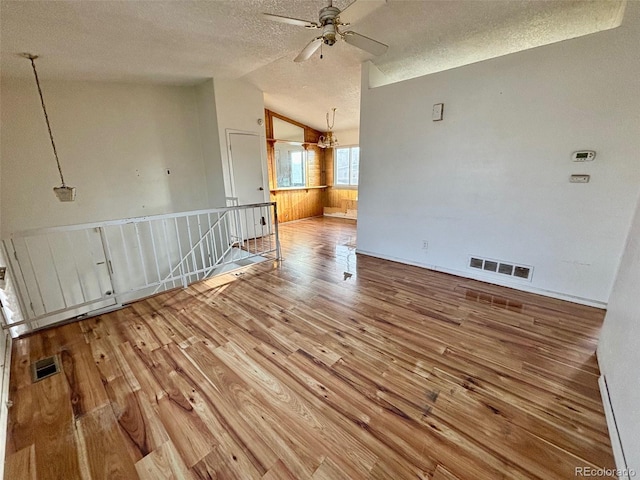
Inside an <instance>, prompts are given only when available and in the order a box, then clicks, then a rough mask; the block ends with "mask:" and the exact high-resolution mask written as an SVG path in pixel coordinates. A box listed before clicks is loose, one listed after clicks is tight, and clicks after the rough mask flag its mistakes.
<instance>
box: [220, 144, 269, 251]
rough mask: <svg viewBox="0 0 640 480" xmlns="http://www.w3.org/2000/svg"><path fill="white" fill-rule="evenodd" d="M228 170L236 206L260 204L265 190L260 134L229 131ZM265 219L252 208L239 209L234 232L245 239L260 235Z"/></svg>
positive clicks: (263, 200)
mask: <svg viewBox="0 0 640 480" xmlns="http://www.w3.org/2000/svg"><path fill="white" fill-rule="evenodd" d="M228 139H229V170H230V173H231V184H232V189H233V192H232V193H233V195H232V196H234V197H236V198H237V199H238V204H239V205H250V204H254V203H263V202H265V201H267V200H266V198H267V197H266V194H267V192H266V191H265V189H264V176H263V172H262V148H261V143H260V142H261V140H260V136H259V135H256V134H251V133H236V132H233V133H231V132H230V133H229V134H228ZM266 221H267V219H265V218H263V216H262V215H258V214H256V213H255V210H246V211H241V212H240V215H238V216H237V224H238V225H237V228H236V229H235V230H236V232H234V233H236V235H240V236H242V237H243V239H244V240H247V239H250V238H255V237H259V236H261V235H262V232H263V231H264V226H265V225H266Z"/></svg>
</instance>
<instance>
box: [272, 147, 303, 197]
mask: <svg viewBox="0 0 640 480" xmlns="http://www.w3.org/2000/svg"><path fill="white" fill-rule="evenodd" d="M275 155H276V175H277V178H276V183H277V188H295V187H304V186H306V175H305V173H306V169H307V168H306V152H305V151H304V148H302V146H301V145H294V144H290V143H283V142H278V143H276V146H275Z"/></svg>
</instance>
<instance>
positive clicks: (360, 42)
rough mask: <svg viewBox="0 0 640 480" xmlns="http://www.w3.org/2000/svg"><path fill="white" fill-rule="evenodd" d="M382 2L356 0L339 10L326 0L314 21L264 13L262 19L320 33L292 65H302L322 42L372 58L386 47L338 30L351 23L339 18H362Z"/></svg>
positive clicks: (382, 1)
mask: <svg viewBox="0 0 640 480" xmlns="http://www.w3.org/2000/svg"><path fill="white" fill-rule="evenodd" d="M384 3H386V2H385V1H384V0H377V1H376V0H356V1H354V2H353V3H351V4H350V5H349V6H348V7H347V8H345V9H344V10H340V9H339V8H338V7H334V6H333V2H332V0H329V5H328V6H326V7H324V8H322V9H321V10H320V13H319V15H318V21H317V22H310V21H308V20H300V19H297V18H292V17H284V16H282V15H273V14H271V13H265V14H264V16H265V17H267V18H268V19H269V20H273V21H275V22H281V23H288V24H289V25H297V26H301V27H305V28H308V29H310V30H315V29H318V30H322V34H321V35H320V36H318V37H316V38H314V39H313V40H311V41H310V42H309V43H308V44H307V46H306V47H304V48H303V49H302V51H301V52H300V53H299V54H298V56H297V57H296V58H295V59H294V62H304V61H305V60H308V59H309V58H310V57H311V55H313V54H314V52H315V51H316V50H317V49H318V48H319V47H320V46H321V45H322V44H323V43H324V44H325V45H328V46H331V45H333V44H335V43H336V42H337V41H338V40H339V39H342V40H344V41H345V42H347V43H348V44H350V45H353V46H354V47H358V48H360V49H362V50H364V51H366V52H369V53H371V54H373V55H382V54H383V53H384V52H386V51H387V48H389V47H388V46H387V45H385V44H384V43H381V42H378V41H377V40H374V39H372V38H369V37H365V36H364V35H360V34H359V33H356V32H354V31H352V30H344V31H343V30H342V29H341V28H342V27H349V26H350V25H351V24H350V23H348V22H343V21H342V20H341V19H340V17H341V16H342V18H344V19H346V18H348V17H352V18H355V17H357V18H361V17H363V16H365V15H367V14H368V13H370V12H371V11H372V10H373V9H375V8H377V7H378V6H381V5H384ZM321 58H322V57H321Z"/></svg>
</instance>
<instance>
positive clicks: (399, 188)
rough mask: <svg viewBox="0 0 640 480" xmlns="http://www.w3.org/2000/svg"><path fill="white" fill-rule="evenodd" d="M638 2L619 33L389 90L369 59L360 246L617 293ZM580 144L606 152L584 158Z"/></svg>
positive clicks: (632, 167)
mask: <svg viewBox="0 0 640 480" xmlns="http://www.w3.org/2000/svg"><path fill="white" fill-rule="evenodd" d="M639 10H640V3H637V2H632V4H630V5H629V6H628V9H627V14H626V18H625V19H624V21H623V25H622V26H621V27H619V28H617V29H614V30H609V31H606V32H602V33H597V34H594V35H590V36H586V37H582V38H578V39H573V40H568V41H565V42H561V43H556V44H553V45H548V46H544V47H539V48H536V49H532V50H528V51H524V52H520V53H516V54H512V55H508V56H504V57H500V58H496V59H492V60H488V61H484V62H480V63H476V64H473V65H468V66H465V67H461V68H457V69H454V70H450V71H445V72H441V73H437V74H433V75H428V76H424V77H420V78H416V79H413V80H408V81H405V82H401V83H397V84H392V85H387V86H383V87H379V88H373V89H369V88H368V82H367V76H368V69H367V66H366V65H365V66H364V67H363V89H362V100H361V124H360V147H361V158H362V160H361V166H360V188H359V209H358V210H359V212H358V249H359V251H361V252H364V253H370V254H373V255H377V256H381V257H386V258H393V259H398V260H400V261H403V262H407V263H414V264H419V265H424V266H427V267H430V268H434V269H441V270H444V271H448V272H452V273H456V274H459V275H463V276H470V277H471V276H474V275H478V274H477V272H476V271H472V270H469V269H467V268H466V265H467V262H468V255H470V254H474V255H479V256H484V257H488V258H494V259H502V260H506V261H511V262H515V263H521V264H526V265H532V266H533V267H534V273H533V280H532V282H531V283H529V282H526V281H522V282H518V281H517V280H515V279H513V280H511V279H510V278H509V279H508V280H507V279H505V280H502V279H501V278H500V277H498V276H497V275H496V274H489V275H485V276H482V275H478V278H483V279H485V280H487V281H491V282H494V283H502V284H505V285H511V286H514V287H515V288H521V289H526V290H532V291H537V292H540V293H545V294H549V295H553V296H560V297H562V298H570V299H574V300H576V301H579V302H585V303H595V304H600V305H603V304H606V302H607V301H608V298H609V293H610V291H611V288H612V285H613V281H614V277H615V273H616V269H617V266H618V263H619V260H620V256H621V254H622V251H623V248H624V242H625V238H626V234H627V232H628V230H629V225H630V222H631V217H632V214H633V208H634V205H635V199H636V198H637V197H638V192H639V186H640V163H639V162H638V151H640V134H639V132H640V118H639V114H638V112H639V111H640V95H639V94H638V92H640V61H639V57H638V45H639V44H640V28H639V27H640V19H639ZM441 102H443V103H444V105H445V106H444V120H443V121H441V122H433V121H431V109H432V105H433V104H435V103H441ZM578 149H593V150H596V151H597V159H596V161H595V162H593V163H589V164H586V163H585V164H576V163H572V162H571V161H570V155H571V153H572V152H573V151H575V150H578ZM573 173H586V174H590V175H591V183H589V184H570V183H569V175H570V174H573ZM423 240H427V241H428V249H427V250H426V251H425V250H423V249H422V245H423Z"/></svg>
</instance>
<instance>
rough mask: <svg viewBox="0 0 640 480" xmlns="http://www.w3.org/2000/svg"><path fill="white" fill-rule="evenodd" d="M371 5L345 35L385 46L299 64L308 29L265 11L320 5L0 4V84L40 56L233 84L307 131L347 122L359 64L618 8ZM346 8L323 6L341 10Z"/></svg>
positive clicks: (477, 53) (493, 0)
mask: <svg viewBox="0 0 640 480" xmlns="http://www.w3.org/2000/svg"><path fill="white" fill-rule="evenodd" d="M358 1H359V2H367V1H374V2H378V3H383V5H382V6H380V7H379V8H377V9H375V10H374V11H373V12H372V13H370V14H369V15H367V16H365V17H364V18H360V19H359V20H358V21H357V22H356V23H355V24H354V25H353V26H352V28H353V29H354V30H356V31H358V32H359V33H362V34H364V35H367V36H369V37H373V38H375V39H377V40H379V41H381V42H384V43H386V44H388V45H389V50H388V51H387V53H385V54H384V55H382V56H380V57H376V58H374V57H372V56H371V55H370V54H368V53H366V52H363V51H361V50H358V49H356V48H354V47H353V46H351V45H348V44H346V43H344V42H338V43H337V44H336V45H334V46H333V47H325V48H324V49H323V53H324V58H323V59H320V58H319V54H318V53H316V54H315V55H314V56H313V57H312V58H311V59H310V60H308V61H307V62H304V63H294V62H293V58H295V56H296V55H297V53H298V52H299V51H300V50H301V49H302V48H303V47H304V46H305V45H306V44H307V42H309V40H311V38H313V36H314V33H315V32H313V31H309V30H306V29H304V28H301V27H296V26H292V25H286V24H281V23H275V22H271V21H269V20H267V19H265V18H264V17H263V16H262V15H261V13H263V12H269V13H274V14H279V15H287V16H292V17H296V18H302V19H308V20H313V21H316V20H317V17H318V11H319V10H320V8H322V7H323V6H325V5H326V4H327V3H328V2H326V1H324V0H313V1H301V0H214V1H138V0H129V1H87V0H84V1H76V0H73V1H66V0H61V1H2V2H0V48H1V50H0V51H1V63H0V66H1V69H2V75H3V76H4V75H7V76H13V77H23V76H24V77H26V76H28V75H30V74H31V71H30V65H29V63H28V62H27V61H26V60H25V59H22V58H20V57H18V56H17V55H16V54H17V53H19V52H31V53H36V54H38V55H40V56H41V59H40V60H38V66H39V73H40V75H41V78H42V79H43V81H45V80H47V79H66V80H90V81H122V82H154V83H167V84H179V85H189V84H195V83H198V82H199V81H201V80H203V79H205V78H212V77H213V78H227V79H236V78H244V79H246V80H248V81H249V82H251V83H253V84H255V85H256V86H257V87H259V88H260V89H261V90H262V91H264V93H265V104H266V106H267V107H268V108H270V109H272V110H274V111H277V112H280V113H283V114H285V115H288V116H291V117H293V118H295V119H297V120H299V121H302V122H305V123H307V124H309V125H311V126H313V127H315V128H318V129H321V130H323V129H324V128H325V120H324V119H325V112H326V111H328V110H329V109H330V108H331V107H334V106H335V107H337V108H338V113H337V117H336V118H337V119H336V128H337V129H346V128H353V127H357V126H358V124H359V93H360V64H361V63H362V62H363V61H365V60H372V61H373V63H374V64H375V65H376V66H377V67H378V68H379V69H380V70H381V71H382V72H383V73H384V74H385V76H386V78H387V80H388V81H389V82H392V81H400V80H404V79H408V78H412V77H415V76H419V75H424V74H427V73H433V72H437V71H441V70H446V69H449V68H454V67H457V66H461V65H465V64H469V63H473V62H477V61H480V60H484V59H487V58H492V57H495V56H499V55H505V54H508V53H512V52H516V51H520V50H524V49H527V48H533V47H536V46H539V45H545V44H549V43H553V42H557V41H561V40H564V39H568V38H573V37H577V36H581V35H586V34H590V33H594V32H597V31H601V30H606V29H609V28H613V27H615V26H617V25H618V24H619V23H620V21H621V18H622V14H623V12H624V5H625V0H611V1H603V0H600V1H588V0H550V1H538V0H527V1H520V0H518V1H516V0H507V1H504V0H449V1H443V0H388V1H387V2H386V3H384V2H380V0H358ZM350 3H351V0H335V1H334V5H335V6H337V7H338V8H341V9H344V8H346V7H347V6H348V5H349V4H350Z"/></svg>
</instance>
